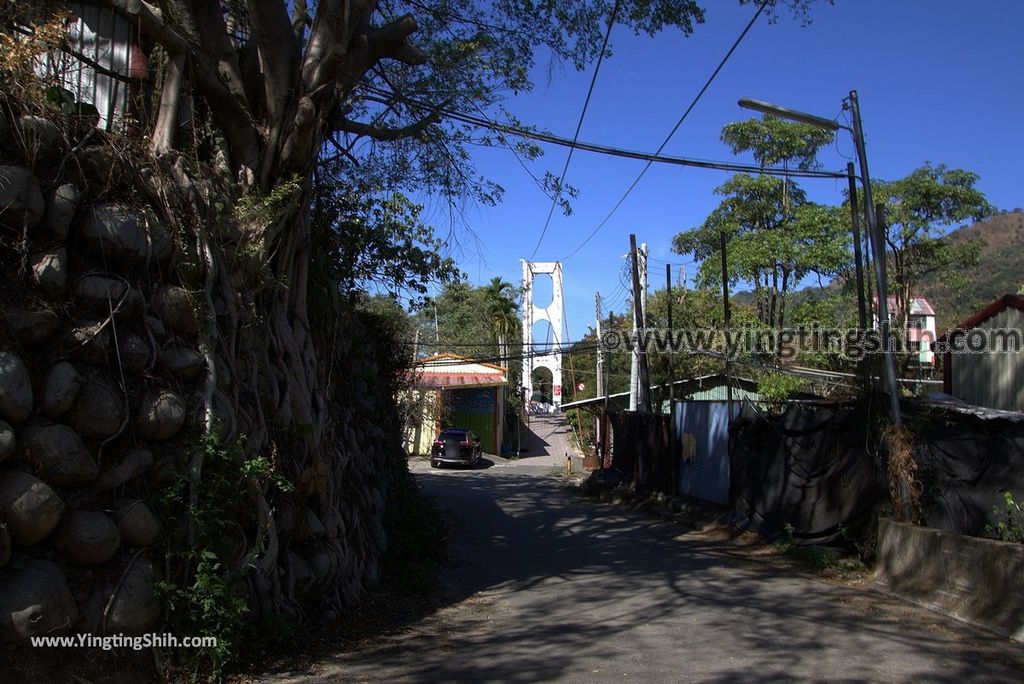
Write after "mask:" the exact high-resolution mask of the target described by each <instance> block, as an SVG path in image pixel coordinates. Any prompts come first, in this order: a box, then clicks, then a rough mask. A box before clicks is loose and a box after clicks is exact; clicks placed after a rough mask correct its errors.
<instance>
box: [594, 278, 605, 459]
mask: <svg viewBox="0 0 1024 684" xmlns="http://www.w3.org/2000/svg"><path fill="white" fill-rule="evenodd" d="M594 316H595V318H596V321H597V322H596V326H597V327H596V331H597V396H598V398H600V397H604V411H603V412H602V413H601V414H600V415H599V416H598V419H597V433H598V434H597V444H598V453H597V456H598V459H599V460H598V468H599V469H600V470H604V457H605V454H606V453H607V452H608V382H607V378H606V377H605V373H606V371H605V367H604V365H605V364H604V336H603V335H602V334H601V293H600V292H595V293H594Z"/></svg>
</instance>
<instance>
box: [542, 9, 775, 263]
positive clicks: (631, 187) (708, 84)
mask: <svg viewBox="0 0 1024 684" xmlns="http://www.w3.org/2000/svg"><path fill="white" fill-rule="evenodd" d="M767 6H768V2H761V3H759V4H758V7H757V12H755V13H754V16H753V17H751V19H750V21H749V22H748V23H747V25H746V27H745V28H744V29H743V31H742V32H741V33H740V35H739V37H738V38H737V39H736V40H735V42H733V44H732V47H730V48H729V51H728V52H726V53H725V57H723V58H722V61H721V62H719V63H718V66H717V67H716V68H715V70H714V71H713V72H711V76H710V77H708V79H707V81H705V82H704V86H703V87H702V88H701V89H700V91H699V92H698V93H697V96H696V97H694V98H693V101H692V102H690V106H689V107H687V108H686V111H684V112H683V115H682V116H681V117H679V121H677V122H676V125H675V126H673V127H672V130H671V131H669V134H668V135H667V136H666V137H665V139H664V140H663V141H662V143H661V145H660V146H659V147H658V149H657V150H656V151H655V153H654V154H655V155H660V154H661V151H662V150H664V149H665V146H666V145H668V143H669V141H670V140H671V139H672V136H674V135H675V134H676V131H678V130H679V127H680V126H682V125H683V122H684V121H686V118H687V117H688V116H689V115H690V112H692V111H693V108H694V107H696V106H697V103H698V102H700V99H701V97H703V96H704V93H705V92H707V90H708V88H709V87H711V83H712V82H713V81H714V80H715V78H716V77H717V76H718V73H719V72H720V71H721V70H722V68H723V67H724V66H725V63H726V62H728V61H729V58H730V57H732V53H733V52H735V51H736V48H737V47H739V45H740V43H742V42H743V39H744V38H745V37H746V35H747V33H748V32H749V31H750V29H751V28H752V27H753V26H754V24H755V23H756V22H757V19H758V17H760V16H761V13H762V12H764V9H765V7H767ZM652 163H653V162H652V161H648V162H647V163H646V164H644V168H643V169H641V171H640V173H639V174H638V175H637V177H636V178H634V179H633V182H632V183H630V185H629V187H628V188H626V192H624V193H623V194H622V197H620V198H619V201H618V202H616V203H615V206H613V207H612V209H611V211H609V212H608V215H607V216H605V217H604V218H603V219H602V220H601V222H600V223H599V224H597V227H596V228H594V230H592V231H591V232H590V234H589V235H587V237H586V238H585V239H584V240H583V242H581V243H580V244H579V245H577V246H576V248H575V249H574V250H572V251H571V252H569V254H568V255H566V256H565V257H563V258H562V261H563V262H564V261H567V260H568V259H569V258H571V257H572V256H574V255H575V254H576V253H577V252H579V251H580V250H581V249H583V248H584V247H585V246H586V245H587V243H589V242H590V241H591V240H592V239H593V238H594V236H595V235H597V233H598V232H599V231H600V230H601V229H602V228H604V226H605V224H607V223H608V221H609V219H611V217H612V216H613V215H614V214H615V212H616V211H618V210H619V207H621V206H622V203H623V202H625V201H626V198H627V197H629V195H630V193H632V192H633V190H634V189H635V188H636V186H637V185H639V183H640V181H641V179H643V177H644V176H645V175H646V174H647V171H648V169H650V168H651V164H652Z"/></svg>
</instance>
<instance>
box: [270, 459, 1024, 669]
mask: <svg viewBox="0 0 1024 684" xmlns="http://www.w3.org/2000/svg"><path fill="white" fill-rule="evenodd" d="M414 470H416V471H417V473H418V477H419V479H420V482H421V483H422V484H423V487H424V488H425V490H426V491H427V492H429V493H430V494H431V495H433V496H436V497H437V498H438V500H439V501H440V502H441V504H442V505H443V506H444V507H446V508H447V509H449V510H450V512H451V516H452V519H453V521H454V522H455V529H454V534H453V542H452V544H453V546H452V555H453V560H452V567H450V568H448V569H447V570H446V571H445V573H444V585H445V590H446V592H447V594H446V602H445V605H446V607H444V608H442V609H441V610H439V611H438V612H437V613H435V614H434V615H431V616H429V617H427V618H424V619H423V620H421V621H420V622H418V623H416V624H414V625H411V626H410V627H409V628H408V629H407V630H405V631H403V632H402V633H401V634H398V635H395V636H391V637H387V638H384V639H382V640H379V641H378V642H376V643H373V644H370V645H368V646H364V647H363V648H361V649H360V650H358V651H355V652H349V653H345V654H338V655H329V654H325V656H324V659H323V660H322V661H321V662H320V663H318V664H316V665H315V667H313V668H312V669H310V670H307V671H306V672H291V673H281V674H280V675H278V677H276V678H275V679H277V680H278V681H282V680H291V681H414V682H453V681H503V682H505V681H516V682H519V681H523V682H535V681H564V682H612V681H614V682H623V681H641V682H679V681H709V682H769V681H770V682H776V681H807V680H814V681H819V680H820V681H825V680H828V681H843V682H855V681H932V682H964V681H984V682H1003V681H1005V682H1021V681H1024V649H1022V648H1021V647H1020V646H1018V645H1016V644H1012V643H1010V642H1007V641H1006V640H1005V639H1001V638H999V637H995V636H992V635H988V634H987V633H985V632H981V631H978V630H975V629H973V628H970V627H967V626H964V625H962V624H959V623H956V622H953V621H951V620H949V619H948V618H945V617H942V616H939V615H936V614H933V613H929V612H927V611H924V610H920V609H917V608H914V607H911V606H908V605H906V604H904V603H902V602H900V601H897V600H895V599H890V598H887V597H884V596H881V595H880V594H876V593H874V592H870V591H865V590H863V589H851V588H847V587H841V586H836V585H833V584H828V583H826V582H823V581H821V580H817V579H813V578H806V577H800V576H795V575H793V574H792V573H789V572H784V571H780V570H777V569H776V570H773V569H771V568H770V567H769V566H766V565H763V564H757V563H754V564H752V563H751V562H750V561H749V559H746V560H745V559H743V558H738V557H736V556H735V554H734V553H730V551H729V548H728V547H729V543H728V542H714V541H709V540H707V539H706V538H702V537H701V536H700V535H693V534H684V533H682V532H681V528H680V527H678V526H676V525H673V524H671V523H667V522H663V521H660V520H657V519H654V518H652V517H650V516H648V515H645V514H642V513H638V512H634V511H631V510H628V509H625V508H624V507H616V506H610V505H597V504H594V503H592V502H590V501H587V500H584V499H581V498H577V497H576V496H574V495H572V494H569V493H567V492H565V491H564V490H563V489H562V488H560V486H559V483H558V481H557V479H556V478H554V477H552V476H551V474H550V467H547V468H544V467H537V466H533V465H531V464H530V463H529V460H528V459H523V460H522V461H516V462H505V461H501V460H500V459H492V460H489V461H487V462H485V463H484V467H482V468H479V469H476V470H472V471H460V470H442V471H430V470H429V468H427V467H426V466H425V464H416V465H415V467H414ZM733 551H735V549H733Z"/></svg>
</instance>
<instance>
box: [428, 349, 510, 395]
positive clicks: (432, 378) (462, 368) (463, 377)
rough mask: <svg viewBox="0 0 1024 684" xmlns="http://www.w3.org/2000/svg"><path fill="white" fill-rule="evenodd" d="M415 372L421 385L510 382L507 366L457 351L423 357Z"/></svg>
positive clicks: (478, 385) (474, 384)
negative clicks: (481, 361) (462, 354)
mask: <svg viewBox="0 0 1024 684" xmlns="http://www.w3.org/2000/svg"><path fill="white" fill-rule="evenodd" d="M412 372H413V374H414V382H415V384H416V385H419V386H420V387H434V388H440V389H444V388H449V387H494V386H498V385H506V384H508V378H507V376H506V373H505V369H504V368H502V367H501V366H496V365H494V364H491V363H480V362H477V361H472V360H470V359H467V358H466V357H464V356H459V355H458V354H437V355H435V356H430V357H428V358H425V359H423V360H421V361H420V362H419V363H417V364H416V365H415V366H414V367H413V369H412Z"/></svg>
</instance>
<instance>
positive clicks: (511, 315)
mask: <svg viewBox="0 0 1024 684" xmlns="http://www.w3.org/2000/svg"><path fill="white" fill-rule="evenodd" d="M484 296H485V298H486V300H487V316H488V318H489V319H490V322H491V331H492V332H493V334H494V341H495V342H496V343H497V345H498V356H500V357H501V362H502V365H504V366H506V367H508V363H507V361H508V339H509V336H510V335H511V333H512V331H513V330H514V329H515V326H517V325H519V307H518V306H517V305H516V302H515V299H514V296H515V288H514V287H513V286H512V283H510V282H508V281H506V280H502V279H501V278H500V277H495V278H491V282H490V284H488V285H487V286H486V287H485V288H484Z"/></svg>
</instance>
